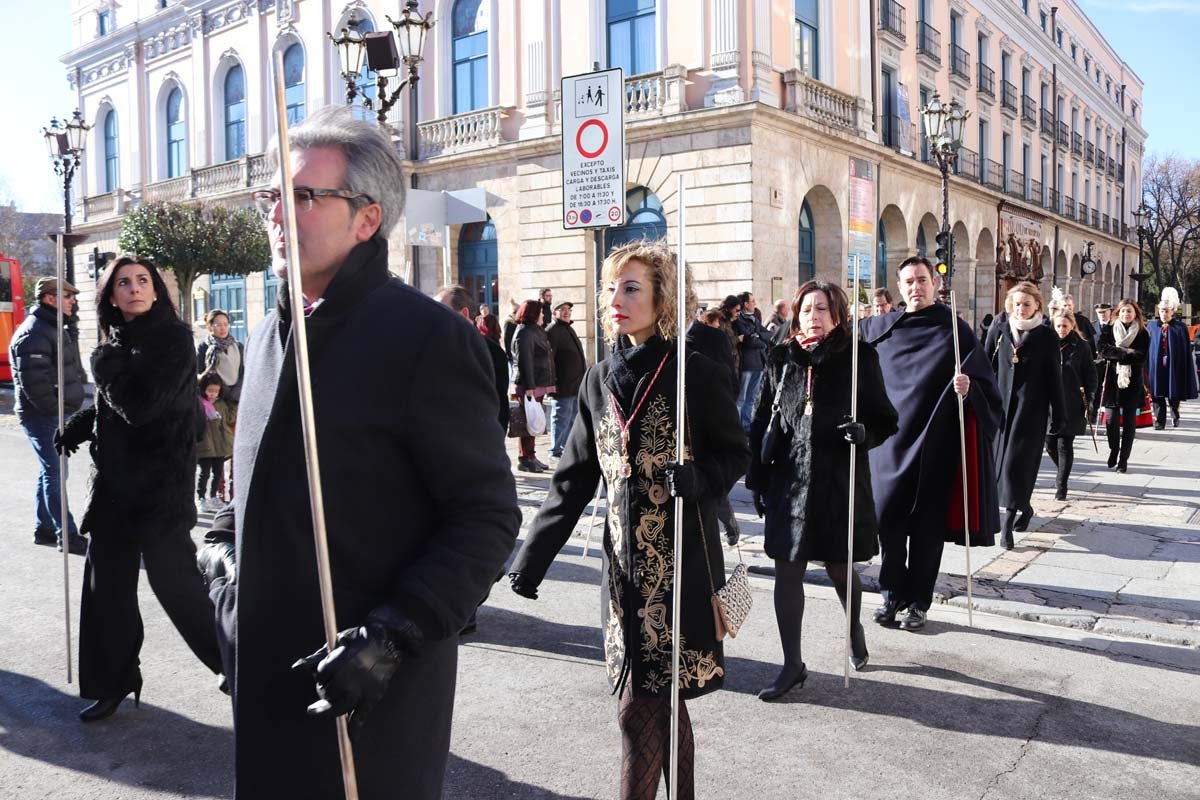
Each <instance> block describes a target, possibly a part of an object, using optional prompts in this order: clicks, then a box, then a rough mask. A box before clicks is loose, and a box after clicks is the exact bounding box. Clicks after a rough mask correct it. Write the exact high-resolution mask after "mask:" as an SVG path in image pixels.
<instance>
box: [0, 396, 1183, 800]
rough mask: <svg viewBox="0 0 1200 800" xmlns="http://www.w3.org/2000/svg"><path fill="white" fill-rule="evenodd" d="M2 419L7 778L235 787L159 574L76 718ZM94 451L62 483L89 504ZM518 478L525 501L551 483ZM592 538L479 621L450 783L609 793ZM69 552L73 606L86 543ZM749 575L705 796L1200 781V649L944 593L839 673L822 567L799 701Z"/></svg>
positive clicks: (837, 626)
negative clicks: (1017, 613)
mask: <svg viewBox="0 0 1200 800" xmlns="http://www.w3.org/2000/svg"><path fill="white" fill-rule="evenodd" d="M10 422H11V417H10V418H8V420H5V419H4V418H3V417H0V465H3V466H2V467H0V477H3V480H0V514H2V515H3V519H4V520H5V522H6V524H5V526H4V534H3V535H0V563H2V564H4V565H5V566H4V572H3V577H2V578H0V586H2V587H3V594H0V597H2V598H3V599H2V600H0V604H2V605H0V607H2V609H3V613H0V642H3V643H4V645H5V646H4V647H3V650H0V797H3V798H5V800H7V799H8V798H20V799H22V800H23V799H24V798H49V797H55V798H61V797H65V798H102V799H104V800H107V799H109V798H122V800H123V799H124V798H137V799H138V800H141V799H142V798H173V797H215V798H226V797H231V796H232V783H231V780H230V775H229V769H230V765H231V763H232V730H231V725H230V713H229V706H228V702H227V700H226V699H225V698H224V696H223V695H220V694H219V693H217V691H216V689H215V686H214V684H213V679H212V676H211V675H209V674H207V672H206V671H205V670H204V669H203V668H202V667H201V666H200V665H199V664H197V663H196V662H195V661H194V660H193V659H192V657H191V656H190V654H189V653H188V651H187V650H186V648H185V646H184V645H183V643H182V641H181V640H180V639H179V637H178V635H177V634H176V633H175V632H174V630H173V629H172V628H171V626H170V624H169V622H168V621H167V620H166V618H165V615H164V614H163V613H162V610H161V609H160V608H159V607H158V605H157V603H156V602H155V600H154V599H153V597H152V595H151V594H150V592H149V588H148V587H147V586H146V585H145V582H144V581H143V585H142V587H141V599H142V610H143V614H144V615H145V620H146V645H145V647H144V649H143V653H142V660H143V664H142V669H143V674H144V676H145V690H144V693H143V696H142V700H143V703H142V706H141V708H139V709H133V708H132V707H131V706H130V705H129V704H126V705H125V706H122V708H121V710H120V711H119V712H118V713H117V714H116V715H115V716H114V717H113V718H112V719H111V720H108V721H106V722H104V723H100V724H97V725H87V726H85V725H82V724H80V723H79V722H78V721H76V719H75V716H74V715H75V713H76V712H77V711H78V709H79V708H81V707H82V705H83V704H84V703H83V702H82V701H80V700H79V699H78V697H77V694H76V690H75V687H74V686H69V685H67V684H66V683H65V681H64V678H65V675H64V668H63V647H64V645H63V635H62V602H63V598H62V583H61V573H62V570H61V555H60V554H58V553H56V552H54V551H53V550H51V549H49V548H44V547H35V546H33V545H32V544H29V543H28V541H27V537H28V533H29V532H28V531H27V528H28V524H27V522H28V520H29V519H30V518H31V514H32V509H31V502H30V498H29V495H31V494H32V488H31V487H32V476H33V474H34V468H33V455H32V452H31V450H30V448H29V446H28V444H27V443H26V442H25V440H24V439H23V437H22V436H21V435H20V434H19V432H17V431H16V430H14V429H13V427H12V426H11V424H7V423H10ZM1169 433H1170V432H1168V434H1169ZM1182 463H1189V464H1190V463H1194V462H1181V464H1182ZM78 466H82V462H81V464H79V465H78ZM1176 468H1178V467H1176ZM1164 469H1165V468H1164ZM82 473H83V470H82V469H77V470H76V472H75V473H74V474H73V475H72V477H71V480H70V483H69V486H70V489H71V492H72V497H73V498H75V499H76V503H77V504H79V505H82V501H83V497H84V496H85V492H86V479H85V477H84V475H83V474H82ZM1132 475H1133V474H1132V473H1131V475H1130V477H1132ZM521 486H522V504H523V508H524V509H525V511H526V513H527V514H529V515H531V514H532V513H533V512H534V511H535V510H536V507H537V505H538V504H539V502H540V496H541V490H540V488H539V481H537V480H526V479H524V478H522V480H521ZM1193 486H1194V483H1193ZM1152 489H1153V487H1148V492H1147V494H1153V493H1154V492H1153V491H1151V490H1152ZM1189 502H1191V503H1193V505H1194V503H1195V500H1194V498H1193V499H1190V500H1189ZM1038 509H1039V512H1042V510H1043V504H1041V503H1040V502H1039V505H1038ZM1157 513H1158V512H1155V518H1154V519H1150V520H1147V521H1146V522H1148V523H1156V521H1157ZM1059 516H1062V515H1061V514H1060V515H1059ZM1046 520H1047V521H1049V520H1050V516H1046ZM1164 527H1165V526H1164ZM581 530H582V526H581ZM1072 530H1073V529H1072ZM1185 530H1191V529H1185ZM1195 536H1196V534H1195V533H1194V532H1193V539H1192V540H1191V541H1195ZM579 544H580V542H578V541H576V542H573V543H572V544H570V545H568V548H567V550H566V551H565V552H564V555H563V557H562V558H560V561H559V563H557V564H556V566H555V567H554V568H553V570H552V571H551V573H550V576H549V580H548V582H547V583H546V585H545V587H544V590H543V592H542V599H540V600H538V601H536V602H531V601H527V600H524V599H522V598H519V597H516V596H515V595H512V594H511V593H510V592H507V591H502V590H501V589H499V588H498V590H497V591H496V592H495V593H494V595H493V597H492V599H491V600H490V601H489V603H488V604H487V606H485V607H484V609H483V610H482V611H481V613H480V618H479V620H480V629H479V632H478V633H477V634H476V635H474V636H471V637H468V638H466V639H465V640H464V646H463V648H462V650H461V661H460V664H461V666H460V671H459V699H458V705H457V711H456V718H455V732H454V741H453V755H452V757H451V763H450V768H449V771H448V776H447V791H446V797H448V798H455V799H457V798H481V799H483V798H488V799H490V798H609V797H613V796H615V792H614V789H615V785H616V765H617V763H618V758H619V750H620V740H619V735H618V732H617V728H616V723H615V704H614V701H613V699H612V698H611V697H609V696H608V693H607V691H606V689H605V684H604V677H603V669H602V666H601V662H600V653H601V649H600V648H601V640H600V635H599V631H598V628H597V624H596V623H597V597H598V591H599V590H598V587H597V584H598V580H599V571H598V566H599V562H598V559H597V557H596V556H595V554H594V553H592V554H591V555H590V556H589V557H588V558H583V557H582V556H581V555H580V550H581V548H580V547H579ZM1184 546H1185V545H1183V544H1180V547H1184ZM1054 549H1057V548H1051V549H1050V551H1049V552H1053V551H1054ZM1172 552H1173V551H1172ZM1129 560H1130V561H1131V562H1133V563H1140V560H1139V559H1129ZM1198 561H1200V559H1194V558H1193V559H1191V560H1190V561H1188V560H1187V559H1186V558H1179V559H1176V560H1173V561H1171V563H1172V565H1176V564H1180V563H1182V564H1185V565H1188V564H1191V565H1192V566H1194V564H1195V563H1197V562H1198ZM71 567H72V611H73V623H77V619H78V613H77V612H78V596H79V580H80V577H81V573H82V560H81V559H79V558H73V559H72V560H71ZM1171 569H1174V566H1172V567H1171ZM1169 571H1170V570H1169V569H1168V572H1169ZM1130 579H1131V580H1133V579H1135V578H1130ZM752 581H753V584H754V590H755V600H756V606H755V609H754V611H753V613H752V615H751V618H750V621H749V623H748V624H747V626H746V628H745V629H744V632H743V633H742V634H741V635H740V636H739V637H738V638H737V639H736V640H734V641H732V642H730V643H729V645H728V648H727V655H728V658H727V663H726V666H727V669H728V682H727V690H726V691H723V692H720V693H718V694H716V695H713V696H710V697H708V698H704V699H702V700H699V701H696V702H695V703H693V704H692V706H691V712H692V718H693V720H694V722H695V725H696V738H697V750H698V753H699V763H698V767H697V774H698V787H699V790H698V796H699V797H701V798H716V797H730V796H736V797H756V798H761V799H762V800H768V799H773V798H788V799H789V800H790V799H791V798H850V797H855V798H889V799H893V798H909V797H912V798H915V797H922V798H932V799H937V798H947V800H957V799H958V798H971V799H972V800H974V799H975V798H979V799H981V800H984V799H986V800H1001V799H1005V798H1011V799H1012V800H1027V799H1028V798H1104V799H1105V800H1116V799H1117V798H1129V799H1130V800H1144V799H1145V798H1154V799H1155V800H1174V799H1175V798H1179V799H1180V800H1182V799H1183V798H1196V797H1197V796H1198V795H1200V792H1198V791H1197V789H1196V787H1197V786H1198V785H1200V728H1197V720H1200V699H1198V695H1200V693H1198V692H1197V686H1200V681H1198V680H1197V678H1198V676H1200V651H1198V650H1197V649H1196V648H1192V647H1181V646H1176V645H1171V644H1167V643H1164V642H1158V641H1153V640H1149V639H1140V640H1139V639H1134V638H1130V637H1123V636H1115V635H1110V634H1108V633H1105V632H1104V631H1103V630H1102V629H1101V627H1100V626H1098V625H1093V627H1092V629H1090V630H1089V629H1087V628H1086V627H1083V628H1071V627H1065V626H1060V625H1047V624H1042V623H1036V622H1031V621H1026V620H1021V619H1016V618H1013V617H1010V616H1000V615H992V614H987V613H977V614H976V616H975V628H974V629H971V628H968V627H966V620H965V612H964V610H963V609H962V608H960V607H957V606H955V605H954V604H952V603H946V604H940V605H935V607H934V609H933V612H932V613H931V616H930V620H931V622H930V625H929V628H928V630H927V631H926V632H925V633H922V634H909V633H904V632H901V631H896V630H882V629H877V628H875V627H874V626H869V628H868V630H867V636H868V643H869V646H870V649H871V667H870V668H869V670H868V671H867V672H865V673H863V674H862V675H861V676H855V677H854V678H852V683H851V687H850V689H848V690H847V689H843V688H842V667H841V664H842V661H841V652H842V650H841V638H840V637H841V631H842V626H841V622H842V618H841V615H840V609H839V606H838V605H837V603H836V599H835V597H834V594H833V591H832V589H830V588H828V587H823V586H813V587H812V588H811V589H810V592H809V597H810V602H809V605H808V625H807V629H806V632H805V648H806V651H805V652H806V659H807V662H808V665H809V669H810V670H811V672H812V677H811V678H810V679H809V681H808V683H807V684H806V686H805V687H804V689H803V690H801V691H797V692H794V693H793V694H792V695H791V696H789V698H788V702H784V703H779V704H773V705H767V704H763V703H761V702H759V701H758V700H757V699H756V698H755V696H754V693H755V692H756V691H757V690H758V689H759V688H760V687H761V686H762V685H764V684H765V683H767V682H769V681H770V679H771V678H772V677H773V675H774V673H775V670H776V669H777V659H778V658H779V652H778V643H777V641H776V638H775V630H774V621H773V617H772V613H771V596H770V592H771V580H770V579H769V578H767V577H764V576H754V577H753V579H752ZM1195 588H1196V587H1195V584H1194V583H1193V584H1192V589H1193V590H1195ZM875 602H877V598H876V597H874V596H869V597H868V598H867V599H866V606H867V607H868V608H869V607H871V606H872V605H873V604H874V603H875ZM1190 602H1191V601H1190ZM76 634H77V631H76ZM662 796H665V794H663V795H662ZM396 797H398V798H403V797H404V793H403V787H402V786H398V787H397V794H396Z"/></svg>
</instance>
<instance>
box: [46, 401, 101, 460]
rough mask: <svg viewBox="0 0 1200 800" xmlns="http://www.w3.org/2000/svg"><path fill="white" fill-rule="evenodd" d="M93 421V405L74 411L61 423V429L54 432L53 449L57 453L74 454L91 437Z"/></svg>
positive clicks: (94, 412)
mask: <svg viewBox="0 0 1200 800" xmlns="http://www.w3.org/2000/svg"><path fill="white" fill-rule="evenodd" d="M95 422H96V409H95V407H92V408H86V409H84V410H82V411H76V412H75V413H74V414H72V415H71V417H70V418H69V419H68V420H67V421H66V422H65V423H63V429H62V430H61V431H55V432H54V449H55V450H56V451H58V454H59V455H68V456H72V455H75V451H76V450H78V449H79V446H80V445H81V444H83V443H84V442H86V441H88V440H90V439H91V438H92V428H93V426H94V425H95Z"/></svg>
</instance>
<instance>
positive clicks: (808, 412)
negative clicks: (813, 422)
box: [804, 400, 812, 417]
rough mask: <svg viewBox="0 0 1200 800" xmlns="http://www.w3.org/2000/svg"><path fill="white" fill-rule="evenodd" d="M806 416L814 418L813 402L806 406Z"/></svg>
mask: <svg viewBox="0 0 1200 800" xmlns="http://www.w3.org/2000/svg"><path fill="white" fill-rule="evenodd" d="M804 416H806V417H811V416H812V401H811V400H810V401H808V402H807V403H805V404H804Z"/></svg>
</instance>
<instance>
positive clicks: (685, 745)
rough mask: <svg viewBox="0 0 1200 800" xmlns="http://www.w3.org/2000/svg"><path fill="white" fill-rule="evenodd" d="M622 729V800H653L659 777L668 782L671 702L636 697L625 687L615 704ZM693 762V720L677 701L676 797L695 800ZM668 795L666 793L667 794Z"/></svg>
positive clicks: (656, 793) (683, 705)
mask: <svg viewBox="0 0 1200 800" xmlns="http://www.w3.org/2000/svg"><path fill="white" fill-rule="evenodd" d="M617 724H618V725H620V727H621V800H654V798H655V797H657V796H658V783H659V777H660V776H661V777H662V779H663V781H664V782H668V781H669V780H670V778H669V776H670V772H671V699H670V696H669V695H668V696H666V697H635V696H634V694H633V692H632V691H630V690H629V688H628V687H626V688H625V689H624V691H622V692H621V697H620V699H619V700H618V701H617ZM695 761H696V747H695V741H694V740H693V738H692V720H691V717H689V716H688V711H687V705H685V704H684V702H683V701H682V700H680V701H679V797H678V798H677V800H694V798H695V796H696V788H695V784H694V780H693V768H694V766H695ZM668 796H669V794H668Z"/></svg>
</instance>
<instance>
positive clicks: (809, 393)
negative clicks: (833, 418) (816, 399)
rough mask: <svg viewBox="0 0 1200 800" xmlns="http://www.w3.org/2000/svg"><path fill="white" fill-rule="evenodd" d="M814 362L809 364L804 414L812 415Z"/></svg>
mask: <svg viewBox="0 0 1200 800" xmlns="http://www.w3.org/2000/svg"><path fill="white" fill-rule="evenodd" d="M812 373H813V368H812V364H809V365H808V376H807V377H806V379H805V382H804V416H806V417H811V416H812V413H813V401H812Z"/></svg>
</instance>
